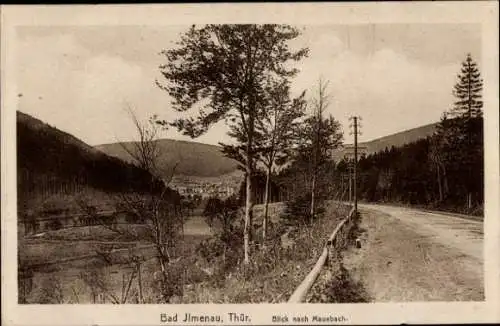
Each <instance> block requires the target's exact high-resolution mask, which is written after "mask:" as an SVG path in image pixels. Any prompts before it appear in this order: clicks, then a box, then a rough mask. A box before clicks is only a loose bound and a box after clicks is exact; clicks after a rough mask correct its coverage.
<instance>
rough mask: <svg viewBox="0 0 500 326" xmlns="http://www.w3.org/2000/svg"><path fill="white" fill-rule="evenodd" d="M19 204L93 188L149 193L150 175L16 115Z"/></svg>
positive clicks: (35, 120) (56, 130)
mask: <svg viewBox="0 0 500 326" xmlns="http://www.w3.org/2000/svg"><path fill="white" fill-rule="evenodd" d="M17 168H18V174H17V179H18V188H17V189H18V202H19V203H20V204H21V205H20V209H22V207H23V206H24V205H23V204H24V203H25V201H27V200H34V199H35V198H37V197H46V198H48V197H50V196H51V195H54V194H74V193H78V192H81V191H82V190H83V189H86V188H92V189H96V190H100V191H105V192H122V191H129V190H132V191H139V192H141V191H147V190H149V189H150V183H151V175H150V174H149V173H148V172H146V171H144V170H142V169H140V168H138V167H136V166H134V165H132V164H129V163H125V162H123V161H122V160H120V159H117V158H114V157H110V156H108V155H106V154H104V153H102V152H100V151H98V150H96V149H94V148H92V147H91V146H89V145H87V144H85V143H84V142H82V141H81V140H79V139H77V138H75V137H74V136H72V135H70V134H67V133H65V132H62V131H60V130H58V129H56V128H53V127H51V126H49V125H48V124H45V123H43V122H42V121H40V120H38V119H35V118H33V117H31V116H29V115H27V114H24V113H22V112H19V111H18V112H17Z"/></svg>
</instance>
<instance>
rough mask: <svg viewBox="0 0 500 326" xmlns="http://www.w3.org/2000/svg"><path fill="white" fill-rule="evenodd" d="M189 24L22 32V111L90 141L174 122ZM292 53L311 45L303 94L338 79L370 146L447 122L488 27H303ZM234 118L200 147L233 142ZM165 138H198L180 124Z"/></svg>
mask: <svg viewBox="0 0 500 326" xmlns="http://www.w3.org/2000/svg"><path fill="white" fill-rule="evenodd" d="M188 27H189V26H188V25H182V26H148V25H138V26H51V27H40V26H39V27H28V26H24V27H18V28H17V44H16V48H17V51H16V53H17V58H16V60H17V62H16V66H17V68H18V74H17V80H16V81H17V87H18V92H19V102H18V110H20V111H22V112H25V113H28V114H30V115H32V116H34V117H36V118H38V119H40V120H42V121H44V122H46V123H48V124H50V125H52V126H55V127H57V128H58V129H61V130H63V131H66V132H69V133H71V134H73V135H74V136H76V137H78V138H80V139H81V140H83V141H85V142H86V143H88V144H90V145H98V144H103V143H111V142H116V141H128V140H134V139H136V138H137V132H136V130H135V128H134V125H133V122H132V120H131V119H130V116H129V115H128V114H127V112H126V108H127V107H132V108H133V109H134V111H135V113H136V115H137V116H138V118H139V119H140V120H144V121H145V120H147V119H148V117H150V116H152V115H153V114H157V115H158V116H159V117H160V118H162V119H165V120H172V119H174V118H175V117H176V116H177V115H178V113H176V112H175V111H174V110H173V109H172V107H171V98H170V97H169V95H168V94H167V93H166V92H165V91H163V90H161V89H160V88H158V87H157V85H156V83H155V80H156V79H159V80H160V81H161V78H162V76H161V74H160V70H159V65H160V64H162V63H164V62H165V58H164V57H162V56H161V55H160V54H159V53H160V51H161V50H163V49H169V48H172V47H174V46H175V41H177V40H178V39H179V36H180V35H181V33H182V32H184V31H185V30H187V28H188ZM297 27H299V28H300V30H301V32H302V33H301V35H300V36H299V37H298V38H297V39H295V40H293V41H292V42H291V43H290V46H291V47H292V48H296V49H297V48H300V47H308V48H309V51H310V52H309V57H308V58H306V59H303V60H302V61H300V62H299V63H297V64H296V67H297V68H299V70H300V73H299V74H298V75H297V76H296V77H295V78H294V79H293V87H292V89H293V91H294V92H295V93H297V94H298V93H299V92H300V91H302V90H307V94H308V96H309V97H311V96H314V92H315V90H317V84H318V80H319V78H322V79H324V80H327V81H329V84H328V93H329V95H330V105H329V107H328V110H327V112H328V113H331V114H332V115H333V116H334V117H335V118H336V119H337V120H339V121H340V122H341V124H342V128H343V130H344V132H345V138H344V139H345V142H347V143H349V142H352V139H351V138H352V136H351V135H349V120H348V118H349V117H350V116H352V115H359V116H361V118H362V121H361V132H362V134H361V136H360V138H359V139H360V141H368V140H372V139H375V138H378V137H383V136H386V135H389V134H392V133H396V132H399V131H403V130H406V129H410V128H414V127H418V126H421V125H425V124H428V123H432V122H436V121H438V120H439V118H440V116H441V114H442V113H443V111H445V110H448V109H449V108H450V107H451V105H452V102H453V96H452V88H453V84H454V83H455V82H456V78H457V73H458V72H459V69H460V64H461V62H462V61H463V60H464V59H465V56H466V54H467V53H471V54H472V57H473V58H474V59H475V60H476V61H477V62H478V64H479V69H481V61H480V58H481V53H480V51H481V30H480V25H473V24H385V25H381V24H378V25H369V24H365V25H314V26H297ZM226 132H227V127H226V126H225V125H224V122H223V121H222V122H220V123H218V124H216V125H214V126H213V127H212V128H211V129H210V130H209V131H208V132H207V133H206V134H204V135H202V136H200V137H199V138H197V139H195V141H198V142H202V143H208V144H217V143H218V142H221V141H222V142H229V139H228V136H227V135H226ZM161 137H162V138H172V139H181V140H191V139H190V138H189V137H187V136H183V135H181V134H180V133H178V132H177V131H176V130H175V129H173V128H171V129H169V130H166V131H162V133H161Z"/></svg>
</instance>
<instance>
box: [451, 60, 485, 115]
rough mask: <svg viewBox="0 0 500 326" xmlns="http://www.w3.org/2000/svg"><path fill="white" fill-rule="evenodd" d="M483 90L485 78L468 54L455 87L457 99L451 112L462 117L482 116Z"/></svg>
mask: <svg viewBox="0 0 500 326" xmlns="http://www.w3.org/2000/svg"><path fill="white" fill-rule="evenodd" d="M482 90H483V80H482V79H481V74H480V72H479V69H478V67H477V64H476V63H475V62H474V60H472V57H471V55H470V53H469V54H467V58H466V59H465V61H464V62H462V69H461V70H460V74H459V75H458V82H457V83H456V84H455V87H454V89H453V95H454V96H455V97H456V99H457V101H456V102H455V105H454V107H453V109H452V110H451V113H452V114H453V115H454V116H458V117H460V118H465V119H470V118H476V117H481V116H482V111H481V109H482V108H483V101H482V99H481V92H482Z"/></svg>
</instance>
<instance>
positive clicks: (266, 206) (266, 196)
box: [262, 167, 271, 243]
mask: <svg viewBox="0 0 500 326" xmlns="http://www.w3.org/2000/svg"><path fill="white" fill-rule="evenodd" d="M270 181H271V167H268V168H267V174H266V190H265V193H264V220H263V222H262V242H263V243H264V242H265V241H266V236H267V215H268V210H269V190H270V189H269V187H270Z"/></svg>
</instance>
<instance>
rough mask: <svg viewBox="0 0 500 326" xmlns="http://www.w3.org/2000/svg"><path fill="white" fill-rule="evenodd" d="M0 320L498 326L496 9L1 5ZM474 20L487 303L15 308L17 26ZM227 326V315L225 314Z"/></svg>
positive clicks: (469, 5) (439, 5) (493, 5)
mask: <svg viewBox="0 0 500 326" xmlns="http://www.w3.org/2000/svg"><path fill="white" fill-rule="evenodd" d="M1 10H2V13H1V15H2V16H1V18H2V26H1V33H2V34H1V41H2V44H1V45H2V52H1V54H2V57H1V59H2V61H1V64H2V65H1V67H2V71H1V72H2V76H1V77H2V79H1V81H2V84H1V86H2V89H1V94H2V97H1V100H2V110H1V132H2V138H1V141H2V143H1V145H2V147H1V150H2V170H1V171H2V174H1V176H2V184H1V185H2V187H1V191H2V202H1V203H2V322H3V323H4V324H6V325H83V324H85V325H90V324H99V325H103V324H104V325H145V324H148V325H149V324H150V325H159V324H161V323H160V313H161V312H169V311H170V312H172V311H176V312H178V313H179V314H180V315H182V314H183V312H192V313H193V312H207V313H215V312H221V313H224V314H225V313H226V312H229V311H234V312H238V313H247V314H249V315H250V316H251V318H252V320H251V322H252V324H271V316H272V315H279V314H281V313H285V314H288V315H289V317H291V316H293V315H300V314H301V313H305V312H308V313H309V314H311V313H312V312H317V313H318V314H319V313H321V314H322V315H328V314H335V315H344V316H346V317H347V318H348V323H353V324H382V323H383V324H387V323H430V322H432V323H450V322H464V323H470V322H500V309H499V307H500V284H499V283H500V257H499V256H500V255H499V254H498V250H499V248H500V242H499V239H500V227H499V226H500V224H499V222H500V218H499V208H500V207H499V198H500V196H499V183H500V179H499V138H498V137H499V135H498V130H499V129H498V122H499V105H498V98H499V93H498V90H499V87H498V86H499V82H498V69H499V66H498V3H497V2H496V1H490V2H481V1H478V2H421V3H337V4H334V3H312V4H308V3H281V4H277V3H268V4H248V3H246V4H241V3H240V4H182V5H181V4H173V5H145V4H142V5H133V6H132V5H119V6H117V5H101V6H90V5H85V6H81V5H80V6H76V5H71V6H69V5H66V6H2V8H1ZM208 22H210V23H223V22H224V23H245V22H247V23H265V22H266V23H269V22H272V23H290V24H297V25H311V24H356V23H357V24H359V23H479V24H481V25H482V31H483V42H482V44H483V48H482V55H483V58H482V60H481V62H482V73H483V78H484V84H485V89H484V96H483V97H484V103H485V105H484V117H485V140H486V141H485V175H486V184H485V187H486V194H487V196H486V197H487V198H486V202H485V215H486V218H485V223H484V226H485V250H484V253H485V270H486V274H485V295H486V301H485V302H476V303H469V302H455V303H441V302H439V303H392V304H391V303H372V304H336V305H326V304H316V305H308V304H302V305H284V304H279V305H267V304H261V305H202V304H196V305H163V306H161V305H144V306H134V305H122V306H111V305H61V306H59V305H47V306H43V305H27V306H23V305H18V304H17V296H16V295H15V294H16V293H17V271H16V268H17V261H16V260H17V255H16V250H17V241H16V240H17V239H16V237H17V232H16V226H17V224H16V168H15V167H16V155H15V153H16V149H15V146H16V140H15V139H16V138H15V134H16V130H15V121H16V120H15V108H16V107H17V106H16V103H17V97H16V94H17V92H16V82H15V81H16V80H15V77H16V76H15V70H16V69H15V67H16V64H15V59H16V58H15V57H16V56H15V55H13V54H15V53H16V49H15V39H16V38H15V27H16V26H20V25H45V26H53V25H137V24H151V25H170V24H171V25H175V24H177V25H178V24H190V23H208ZM226 324H228V322H227V318H226Z"/></svg>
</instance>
